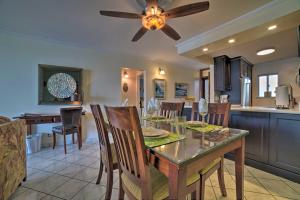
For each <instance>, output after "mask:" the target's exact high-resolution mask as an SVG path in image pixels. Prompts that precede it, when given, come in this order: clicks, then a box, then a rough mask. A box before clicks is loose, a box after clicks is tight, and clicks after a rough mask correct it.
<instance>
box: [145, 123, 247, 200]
mask: <svg viewBox="0 0 300 200" xmlns="http://www.w3.org/2000/svg"><path fill="white" fill-rule="evenodd" d="M154 126H155V128H157V129H163V130H167V131H171V129H172V126H171V125H170V123H166V122H155V124H154ZM172 131H173V130H172ZM173 132H174V131H173ZM177 134H178V135H180V139H178V140H177V141H174V142H170V143H166V144H160V145H149V146H147V142H145V144H146V148H147V156H148V160H149V163H151V164H152V165H153V166H154V167H156V168H157V169H158V170H159V171H160V172H161V173H163V174H164V175H165V176H167V177H168V180H169V199H179V200H181V199H185V198H186V197H185V194H184V192H183V190H182V189H181V188H184V187H185V183H186V178H187V177H189V176H190V175H192V174H194V173H198V172H199V171H200V170H201V169H203V168H205V167H206V166H208V165H209V163H211V162H212V161H213V160H215V159H217V158H219V157H222V156H224V155H225V154H226V153H229V152H233V153H234V155H235V160H234V162H235V177H236V178H235V182H236V199H238V200H240V199H243V197H244V162H245V137H246V135H247V134H249V131H247V130H240V129H232V128H222V129H218V130H216V131H209V132H201V131H199V130H197V129H196V130H195V129H189V128H186V129H184V131H182V132H180V131H179V132H177ZM148 144H149V143H148Z"/></svg>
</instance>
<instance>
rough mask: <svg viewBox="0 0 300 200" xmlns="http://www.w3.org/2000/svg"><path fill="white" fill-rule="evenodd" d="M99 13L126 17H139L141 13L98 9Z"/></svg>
mask: <svg viewBox="0 0 300 200" xmlns="http://www.w3.org/2000/svg"><path fill="white" fill-rule="evenodd" d="M100 14H101V15H104V16H109V17H118V18H128V19H140V18H142V15H140V14H135V13H128V12H119V11H104V10H100Z"/></svg>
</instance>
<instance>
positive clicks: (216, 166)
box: [191, 102, 231, 200]
mask: <svg viewBox="0 0 300 200" xmlns="http://www.w3.org/2000/svg"><path fill="white" fill-rule="evenodd" d="M198 105H199V103H198V102H194V103H193V105H192V114H191V120H201V116H200V114H199V112H198V110H199V109H198ZM230 107H231V105H230V104H229V103H209V104H208V113H207V117H206V119H205V121H206V122H207V123H209V124H214V125H219V126H223V127H228V121H229V112H230ZM216 170H217V171H218V181H219V186H220V190H221V193H222V196H224V197H226V196H227V192H226V188H225V182H224V156H222V157H220V158H217V159H216V160H214V161H212V162H211V163H210V164H209V165H208V166H207V167H205V168H204V169H202V170H201V171H200V188H201V189H200V195H201V197H200V199H201V200H204V193H205V181H206V179H208V178H209V177H210V176H211V175H212V174H213V173H214V172H215V171H216Z"/></svg>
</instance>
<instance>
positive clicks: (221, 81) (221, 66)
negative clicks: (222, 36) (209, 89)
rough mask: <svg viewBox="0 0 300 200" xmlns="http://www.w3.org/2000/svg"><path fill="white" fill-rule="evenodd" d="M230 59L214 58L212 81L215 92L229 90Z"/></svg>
mask: <svg viewBox="0 0 300 200" xmlns="http://www.w3.org/2000/svg"><path fill="white" fill-rule="evenodd" d="M230 75H231V73H230V58H229V57H227V56H225V55H224V56H219V57H215V58H214V81H215V90H216V91H220V92H222V91H228V90H231V80H230Z"/></svg>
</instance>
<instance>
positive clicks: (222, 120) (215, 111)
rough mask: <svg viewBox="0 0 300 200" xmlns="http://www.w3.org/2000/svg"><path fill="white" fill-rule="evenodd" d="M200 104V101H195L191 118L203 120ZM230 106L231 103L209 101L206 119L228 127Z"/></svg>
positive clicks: (211, 122) (210, 122)
mask: <svg viewBox="0 0 300 200" xmlns="http://www.w3.org/2000/svg"><path fill="white" fill-rule="evenodd" d="M198 105H199V103H198V102H193V105H192V114H191V120H201V116H200V115H199V112H198V110H199V109H198ZM230 107H231V105H230V103H209V104H208V114H207V116H206V119H205V121H206V122H207V123H209V124H214V125H219V126H223V127H228V121H229V112H230Z"/></svg>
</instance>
